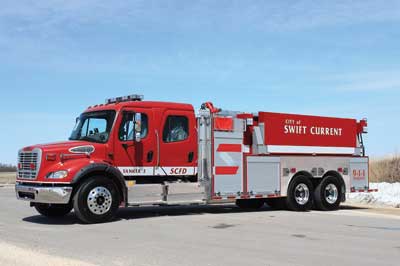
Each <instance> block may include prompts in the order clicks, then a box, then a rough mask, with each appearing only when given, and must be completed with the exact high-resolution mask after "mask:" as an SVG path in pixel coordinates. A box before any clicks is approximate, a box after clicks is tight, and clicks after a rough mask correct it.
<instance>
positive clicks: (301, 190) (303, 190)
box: [294, 183, 310, 205]
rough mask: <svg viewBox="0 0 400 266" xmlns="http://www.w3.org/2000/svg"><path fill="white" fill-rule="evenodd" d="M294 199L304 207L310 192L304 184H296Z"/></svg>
mask: <svg viewBox="0 0 400 266" xmlns="http://www.w3.org/2000/svg"><path fill="white" fill-rule="evenodd" d="M294 197H295V199H296V202H297V203H298V204H299V205H305V204H307V203H308V201H309V199H310V190H309V189H308V187H307V185H306V184H303V183H301V184H298V185H297V186H296V188H295V189H294Z"/></svg>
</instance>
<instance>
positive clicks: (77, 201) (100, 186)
mask: <svg viewBox="0 0 400 266" xmlns="http://www.w3.org/2000/svg"><path fill="white" fill-rule="evenodd" d="M103 192H104V194H103ZM89 193H91V195H92V197H89ZM93 193H96V194H93ZM93 195H94V196H93ZM89 199H90V200H93V201H96V202H95V203H93V202H89ZM91 203H92V204H91ZM119 205H120V196H119V193H118V188H117V186H116V185H115V183H114V182H113V181H112V180H111V179H109V178H107V177H104V176H96V177H92V178H90V179H88V180H86V181H85V182H84V183H82V184H81V185H80V187H79V189H78V191H77V192H76V194H75V196H74V211H75V213H76V216H77V217H78V219H79V220H80V221H82V222H83V223H88V224H91V223H105V222H109V221H112V220H113V219H114V218H115V215H116V213H117V211H118V207H119Z"/></svg>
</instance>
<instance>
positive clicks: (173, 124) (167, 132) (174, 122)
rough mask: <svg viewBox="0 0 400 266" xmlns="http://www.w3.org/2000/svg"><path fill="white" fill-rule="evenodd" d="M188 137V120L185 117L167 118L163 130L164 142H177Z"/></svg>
mask: <svg viewBox="0 0 400 266" xmlns="http://www.w3.org/2000/svg"><path fill="white" fill-rule="evenodd" d="M188 136H189V120H188V118H187V117H186V116H168V117H167V120H166V121H165V125H164V130H163V141H164V142H167V143H168V142H177V141H183V140H185V139H187V138H188Z"/></svg>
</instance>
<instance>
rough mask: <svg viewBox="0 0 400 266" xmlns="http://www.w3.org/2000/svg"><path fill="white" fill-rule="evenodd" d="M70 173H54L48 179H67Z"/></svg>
mask: <svg viewBox="0 0 400 266" xmlns="http://www.w3.org/2000/svg"><path fill="white" fill-rule="evenodd" d="M67 175H68V171H64V170H63V171H57V172H52V173H50V174H48V175H47V178H53V179H62V178H65V177H67Z"/></svg>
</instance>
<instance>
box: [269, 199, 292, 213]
mask: <svg viewBox="0 0 400 266" xmlns="http://www.w3.org/2000/svg"><path fill="white" fill-rule="evenodd" d="M265 202H266V203H267V205H268V206H269V207H271V208H272V209H274V210H285V209H286V208H287V207H286V198H275V199H266V200H265Z"/></svg>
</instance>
